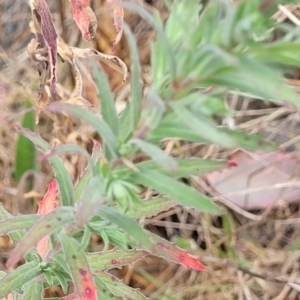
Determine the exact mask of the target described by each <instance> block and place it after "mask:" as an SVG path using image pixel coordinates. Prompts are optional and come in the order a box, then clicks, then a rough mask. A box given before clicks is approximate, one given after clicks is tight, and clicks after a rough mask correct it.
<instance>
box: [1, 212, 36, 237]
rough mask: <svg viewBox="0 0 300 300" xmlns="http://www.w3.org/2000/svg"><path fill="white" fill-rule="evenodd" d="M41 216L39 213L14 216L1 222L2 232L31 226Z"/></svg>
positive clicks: (5, 232)
mask: <svg viewBox="0 0 300 300" xmlns="http://www.w3.org/2000/svg"><path fill="white" fill-rule="evenodd" d="M40 218H41V217H40V216H38V215H18V216H12V217H10V218H7V219H5V220H3V221H2V222H0V234H2V235H4V234H8V233H10V232H13V231H19V230H24V229H29V228H31V227H32V226H33V225H34V224H35V223H36V222H37V221H38V220H39V219H40Z"/></svg>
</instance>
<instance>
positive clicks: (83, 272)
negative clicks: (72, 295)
mask: <svg viewBox="0 0 300 300" xmlns="http://www.w3.org/2000/svg"><path fill="white" fill-rule="evenodd" d="M59 237H60V241H61V244H62V247H63V250H64V254H65V258H66V262H67V264H68V267H69V269H70V272H71V275H72V279H73V283H74V286H75V290H76V294H77V295H78V296H79V297H80V299H82V300H88V299H96V298H95V295H96V293H97V288H96V286H95V283H94V277H95V276H94V274H93V273H92V272H91V270H90V266H89V264H88V262H87V258H86V255H85V253H84V250H82V249H81V250H80V249H79V248H80V244H79V243H78V242H77V241H76V240H75V239H73V238H72V237H70V236H68V235H66V234H62V233H60V234H59Z"/></svg>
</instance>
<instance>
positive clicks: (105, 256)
mask: <svg viewBox="0 0 300 300" xmlns="http://www.w3.org/2000/svg"><path fill="white" fill-rule="evenodd" d="M148 254H149V253H148V252H146V251H143V250H135V249H134V250H111V251H106V252H94V253H89V254H88V255H87V260H88V262H89V265H90V267H91V268H92V269H94V270H102V271H104V270H109V269H113V268H120V267H122V266H126V265H129V264H133V263H134V262H136V261H138V260H141V259H144V258H145V257H146V256H147V255H148Z"/></svg>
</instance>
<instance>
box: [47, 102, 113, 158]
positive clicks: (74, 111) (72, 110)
mask: <svg viewBox="0 0 300 300" xmlns="http://www.w3.org/2000/svg"><path fill="white" fill-rule="evenodd" d="M47 108H48V109H49V110H51V111H55V112H60V113H61V112H65V113H67V114H69V115H71V116H72V117H74V118H78V119H80V120H81V121H83V122H84V123H85V124H88V125H90V126H92V127H93V128H94V129H95V130H96V131H97V132H98V134H99V135H100V137H101V138H102V140H103V142H104V145H105V146H106V147H107V149H108V151H109V152H108V153H105V155H106V158H107V159H115V158H117V156H118V155H117V140H116V137H115V135H114V133H113V131H112V130H111V128H110V127H109V126H108V125H107V123H106V122H105V121H104V120H103V119H102V118H100V117H99V116H97V115H95V114H94V113H93V112H92V111H90V110H88V109H86V108H84V107H82V106H79V105H74V104H66V103H61V102H55V103H51V104H49V105H47Z"/></svg>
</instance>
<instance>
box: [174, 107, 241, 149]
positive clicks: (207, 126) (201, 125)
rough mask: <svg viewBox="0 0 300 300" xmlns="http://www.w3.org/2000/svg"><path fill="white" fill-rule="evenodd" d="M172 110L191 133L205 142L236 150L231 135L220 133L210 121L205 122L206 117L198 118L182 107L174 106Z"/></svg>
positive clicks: (235, 144)
mask: <svg viewBox="0 0 300 300" xmlns="http://www.w3.org/2000/svg"><path fill="white" fill-rule="evenodd" d="M172 109H173V110H174V112H175V113H176V115H177V117H178V118H179V120H180V121H181V122H182V123H185V124H186V125H187V126H188V127H189V128H190V130H191V131H193V132H194V133H196V134H197V135H199V136H200V137H201V138H203V139H204V140H206V141H209V142H212V143H215V144H218V145H220V146H222V147H226V148H235V147H237V146H238V145H237V143H236V142H235V140H234V139H233V138H232V137H231V136H230V135H227V134H225V133H224V132H220V131H219V130H218V129H217V128H216V125H215V124H214V123H212V122H211V121H209V120H205V117H204V116H202V117H201V118H200V117H196V115H194V114H193V113H192V112H191V111H189V110H188V109H187V108H185V107H183V106H182V105H176V104H175V105H172Z"/></svg>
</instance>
